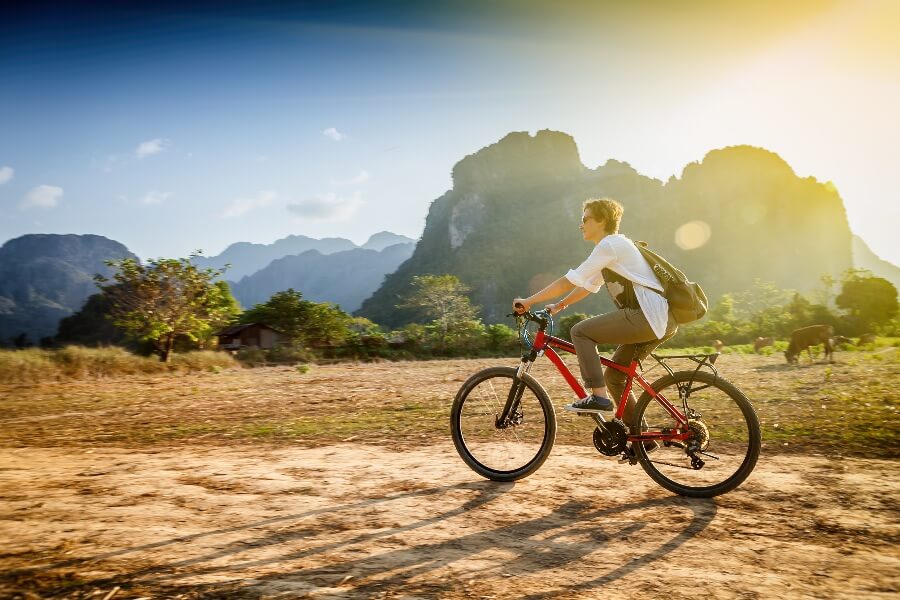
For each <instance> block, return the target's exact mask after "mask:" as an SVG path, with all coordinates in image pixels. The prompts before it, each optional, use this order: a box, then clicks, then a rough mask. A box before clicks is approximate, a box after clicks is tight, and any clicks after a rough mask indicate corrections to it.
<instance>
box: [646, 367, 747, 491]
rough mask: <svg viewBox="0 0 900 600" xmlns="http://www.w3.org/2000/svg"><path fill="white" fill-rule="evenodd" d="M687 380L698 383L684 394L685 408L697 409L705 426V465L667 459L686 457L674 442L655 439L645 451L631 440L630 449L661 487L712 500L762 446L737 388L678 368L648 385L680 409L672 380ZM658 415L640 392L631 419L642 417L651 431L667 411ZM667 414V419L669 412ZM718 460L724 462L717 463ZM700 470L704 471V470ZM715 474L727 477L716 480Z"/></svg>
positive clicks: (739, 477) (741, 476) (733, 483)
mask: <svg viewBox="0 0 900 600" xmlns="http://www.w3.org/2000/svg"><path fill="white" fill-rule="evenodd" d="M687 382H693V384H692V388H694V387H696V386H698V385H699V386H700V387H699V388H698V389H697V391H695V392H692V393H691V394H690V395H689V397H688V406H689V407H690V408H692V409H693V408H696V409H697V410H698V412H700V414H701V417H700V420H701V421H703V424H704V427H705V428H706V439H707V440H708V444H709V446H708V447H706V450H709V451H710V453H709V455H707V458H706V461H705V462H706V464H705V465H704V466H703V467H702V468H701V469H699V470H695V469H691V468H685V467H684V466H683V465H679V464H678V463H676V462H669V460H668V457H669V456H671V457H673V460H680V461H682V462H685V463H686V462H687V461H688V460H689V457H688V455H687V453H686V452H685V450H684V449H682V448H678V447H677V445H675V444H672V445H667V444H664V443H661V444H660V445H659V447H658V448H657V449H656V450H655V451H653V452H651V453H650V454H648V453H647V451H646V449H645V448H644V444H642V443H635V444H633V447H634V450H635V456H636V457H637V459H638V462H639V463H640V465H641V467H643V469H644V471H646V472H647V474H648V475H649V476H650V477H651V478H652V479H653V480H654V481H655V482H656V483H658V484H659V485H661V486H662V487H664V488H666V489H667V490H669V491H671V492H674V493H676V494H679V495H682V496H688V497H692V498H712V497H714V496H718V495H720V494H724V493H726V492H729V491H731V490H733V489H734V488H736V487H737V486H739V485H740V484H741V483H743V482H744V480H746V479H747V477H749V476H750V473H751V472H752V471H753V468H754V467H755V466H756V462H757V460H758V459H759V452H760V447H761V445H762V434H761V430H760V425H759V418H758V417H757V415H756V411H755V410H754V409H753V406H752V405H751V404H750V401H749V400H748V399H747V397H746V396H745V395H744V393H743V392H741V390H740V389H738V388H737V386H735V385H734V384H733V383H731V382H730V381H728V380H726V379H723V378H721V377H718V376H716V375H714V374H713V373H710V372H708V371H697V372H695V371H679V372H677V373H675V374H674V376H672V375H665V376H663V377H661V378H660V379H658V380H657V381H655V382H653V384H652V386H651V387H652V388H653V390H654V391H655V392H657V393H660V392H662V394H663V395H664V396H665V397H666V398H667V399H668V400H669V402H671V403H672V404H674V405H675V406H678V407H679V409H681V406H680V402H679V396H678V391H677V387H676V384H684V383H687ZM654 407H659V408H654ZM704 411H705V414H704ZM663 413H664V411H662V410H661V407H660V405H659V403H657V402H656V401H655V400H654V399H653V397H652V396H650V394H648V393H647V392H646V391H645V392H644V393H643V394H642V395H641V397H640V399H639V400H638V402H637V405H636V406H635V415H636V418H635V422H636V423H640V422H642V419H646V422H647V423H648V425H649V430H650V431H655V430H657V428H658V427H660V422H661V421H665V418H666V416H667V415H664V414H663ZM668 418H669V419H671V417H670V416H669V417H668ZM741 420H743V425H741V423H740V421H741ZM632 433H637V431H636V430H634V431H632ZM715 452H719V453H720V454H715ZM679 455H680V456H679ZM710 455H712V456H717V457H718V459H717V460H712V459H711V458H709V456H710ZM723 460H724V463H720V461H723ZM708 467H709V468H708ZM704 469H707V471H706V472H704ZM701 473H703V474H702V475H701ZM720 473H721V474H722V475H727V476H725V477H724V478H722V480H721V481H716V480H717V479H718V478H719V477H720ZM676 477H677V478H678V479H683V480H678V479H676Z"/></svg>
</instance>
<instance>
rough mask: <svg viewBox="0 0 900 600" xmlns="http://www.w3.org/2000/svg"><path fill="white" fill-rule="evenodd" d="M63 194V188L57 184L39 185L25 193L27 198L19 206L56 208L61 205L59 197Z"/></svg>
mask: <svg viewBox="0 0 900 600" xmlns="http://www.w3.org/2000/svg"><path fill="white" fill-rule="evenodd" d="M62 196H63V189H62V188H61V187H56V186H55V185H39V186H37V187H36V188H33V189H32V190H31V191H30V192H28V193H27V194H25V199H24V200H22V204H20V205H19V208H20V209H22V210H25V209H28V208H54V207H56V206H58V205H59V199H60V198H62Z"/></svg>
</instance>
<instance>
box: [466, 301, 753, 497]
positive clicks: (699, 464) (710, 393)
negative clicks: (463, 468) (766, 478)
mask: <svg viewBox="0 0 900 600" xmlns="http://www.w3.org/2000/svg"><path fill="white" fill-rule="evenodd" d="M510 316H512V315H510ZM516 317H517V320H518V321H519V332H520V336H521V337H522V339H523V342H524V343H525V346H526V348H528V352H527V353H526V354H525V355H523V356H522V361H521V363H520V364H519V366H518V368H516V367H491V368H488V369H484V370H482V371H479V372H478V373H475V374H474V375H472V377H470V378H469V379H468V380H467V381H466V382H465V383H463V385H462V387H461V388H460V389H459V392H457V394H456V398H455V399H454V401H453V406H452V408H451V411H450V422H451V433H452V436H453V443H454V445H455V446H456V450H457V452H459V455H460V457H462V459H463V461H464V462H465V463H466V464H467V465H468V466H469V467H470V468H472V470H474V471H475V472H476V473H478V474H479V475H481V476H483V477H485V478H487V479H490V480H493V481H516V480H519V479H522V478H524V477H527V476H528V475H531V474H532V473H534V472H535V471H536V470H537V469H538V468H540V466H541V465H542V464H543V463H544V461H545V460H546V459H547V457H548V456H549V455H550V451H551V449H552V448H553V443H554V442H555V440H556V413H555V411H554V408H553V404H552V402H551V401H550V397H549V396H548V395H547V392H546V391H545V390H544V388H543V387H542V386H541V384H540V383H539V382H538V381H537V380H536V379H535V378H534V377H532V376H531V375H530V374H529V370H530V369H531V366H532V365H533V364H534V362H535V360H537V358H538V357H540V356H542V355H546V356H547V357H548V358H549V359H550V361H551V362H552V363H553V364H554V366H556V368H557V370H558V371H559V372H560V374H561V375H562V376H563V378H564V379H565V380H566V382H567V383H568V384H569V387H570V388H572V391H573V392H574V393H575V394H576V397H577V398H584V397H585V396H586V395H587V393H586V392H585V390H584V388H583V387H582V386H581V384H580V383H579V382H578V380H577V379H576V378H575V376H574V375H572V372H571V371H570V370H569V368H568V367H567V366H566V364H565V363H564V362H563V360H562V358H560V355H559V354H558V353H557V352H556V350H562V351H565V352H568V353H571V354H575V346H574V345H573V344H572V343H571V342H568V341H566V340H563V339H561V338H558V337H554V336H553V335H552V333H553V318H552V316H551V315H550V313H549V312H548V311H546V310H541V311H536V312H530V311H526V312H524V313H522V314H521V315H516ZM528 322H535V323H537V324H538V330H537V332H536V333H535V335H534V339H533V340H531V339H530V338H529V335H528V331H527V327H526V326H527V325H528ZM548 327H549V333H548V331H547V329H548ZM650 356H652V357H653V359H654V360H655V361H656V362H657V363H659V364H660V365H661V366H662V367H663V368H664V369H665V370H666V372H667V373H666V375H663V376H662V377H661V378H660V379H658V380H656V381H654V382H653V383H652V384H650V383H647V381H646V380H645V379H644V378H643V376H642V373H643V368H642V365H641V364H640V361H638V360H632V362H631V364H630V365H628V366H626V365H622V364H619V363H616V362H613V361H612V360H609V359H607V358H605V357H603V356H601V357H600V362H601V363H602V364H603V366H605V367H608V368H612V369H616V370H618V371H621V372H622V373H625V375H626V376H627V378H626V381H625V388H624V390H623V393H622V397H621V398H620V399H619V402H618V404H617V408H616V412H615V416H614V418H612V419H611V420H607V419H606V418H604V417H603V416H602V415H600V414H596V413H592V414H590V416H591V417H592V418H593V420H594V421H595V423H596V428H595V429H594V433H593V443H594V447H595V448H596V449H597V451H599V452H600V453H601V454H603V455H605V456H619V455H621V456H622V457H623V458H625V459H627V462H629V463H630V464H632V465H633V464H636V463H639V464H640V465H641V467H643V469H644V471H646V472H647V474H648V475H649V476H650V477H651V478H652V479H653V480H654V481H655V482H656V483H658V484H659V485H661V486H662V487H664V488H666V489H667V490H669V491H672V492H674V493H676V494H680V495H683V496H690V497H695V498H711V497H713V496H718V495H720V494H724V493H726V492H728V491H731V490H733V489H734V488H736V487H737V486H738V485H740V484H741V483H742V482H743V481H744V480H745V479H746V478H747V477H748V476H749V475H750V473H751V472H752V471H753V468H754V467H755V466H756V461H757V459H758V458H759V451H760V445H761V434H760V426H759V419H758V418H757V416H756V412H755V411H754V409H753V407H752V406H751V404H750V401H749V400H748V399H747V397H746V396H745V395H744V394H743V392H741V391H740V390H739V389H738V388H737V387H736V386H735V385H734V384H732V383H731V382H729V381H727V380H725V379H723V378H722V377H720V376H719V373H718V370H717V369H716V367H715V362H716V359H717V358H718V356H719V353H718V352H716V353H713V354H682V355H674V356H673V355H669V356H662V355H658V354H655V353H651V354H650ZM670 359H687V360H691V361H693V362H694V363H696V367H692V369H691V370H683V371H673V370H672V368H671V367H670V366H669V365H668V364H667V363H666V361H668V360H670ZM639 367H641V369H640V371H641V372H638V368H639ZM634 383H637V385H638V386H639V387H640V388H641V389H642V390H643V393H642V394H641V397H640V399H638V401H637V405H636V406H635V409H634V417H633V421H634V424H632V426H631V427H630V428H629V427H628V426H626V424H625V423H624V421H623V420H622V417H623V414H624V410H625V399H626V398H627V397H628V393H629V391H630V390H631V389H632V386H633V384H634ZM577 398H576V399H577ZM679 404H680V406H678V405H679ZM635 424H636V425H635ZM629 450H630V451H629Z"/></svg>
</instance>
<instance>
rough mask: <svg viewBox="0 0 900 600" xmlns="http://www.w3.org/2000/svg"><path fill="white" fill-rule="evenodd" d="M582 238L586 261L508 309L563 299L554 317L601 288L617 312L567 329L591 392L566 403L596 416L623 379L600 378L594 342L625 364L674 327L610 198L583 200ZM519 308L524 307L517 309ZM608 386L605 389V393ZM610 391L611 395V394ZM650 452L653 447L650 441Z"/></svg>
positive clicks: (628, 419)
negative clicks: (587, 245) (588, 245)
mask: <svg viewBox="0 0 900 600" xmlns="http://www.w3.org/2000/svg"><path fill="white" fill-rule="evenodd" d="M583 208H584V213H583V215H582V218H581V226H580V229H581V234H582V236H583V237H584V239H585V240H586V241H589V242H591V243H593V244H595V246H594V249H593V250H592V251H591V254H590V255H589V256H588V257H587V259H586V260H585V261H584V262H583V263H581V265H579V266H578V267H577V268H575V269H571V270H570V271H569V272H568V273H566V274H565V275H564V276H563V277H560V278H559V279H557V280H556V281H554V282H553V283H551V284H550V285H548V286H547V287H545V288H544V289H542V290H541V291H539V292H537V293H536V294H534V295H532V296H529V297H528V298H516V299H515V300H513V310H514V311H516V312H522V311H523V310H530V308H531V306H532V305H533V304H537V303H539V302H546V301H548V300H551V299H553V298H557V297H559V296H561V295H563V294H566V296H565V297H564V298H563V299H562V300H560V301H558V302H556V303H555V304H550V305H549V306H547V310H549V311H550V312H551V314H556V313H558V312H560V311H562V310H564V309H565V308H567V307H568V306H571V305H572V304H574V303H576V302H578V301H580V300H582V299H584V298H586V297H587V295H588V294H589V293H592V292H593V293H596V292H598V291H599V290H600V288H601V287H602V286H603V284H604V283H605V284H606V288H607V290H608V291H609V294H610V296H611V297H612V300H613V302H614V303H615V304H616V306H617V307H618V308H619V310H616V311H613V312H611V313H607V314H604V315H599V316H596V317H592V318H590V319H585V320H584V321H581V322H580V323H578V324H576V325H575V326H574V327H572V342H573V343H574V344H575V349H576V351H577V355H578V366H579V368H580V370H581V377H582V379H583V380H584V385H585V387H587V388H590V389H591V392H592V393H591V394H589V395H588V396H586V397H585V398H582V399H581V400H578V401H577V402H573V403H572V404H568V405H566V410H570V411H574V412H578V413H599V412H602V411H612V410H614V409H615V408H616V405H615V403H614V402H613V401H612V400H611V399H610V397H612V398H621V397H622V391H623V390H624V387H625V379H626V376H625V374H624V373H622V372H620V371H616V370H615V369H607V370H606V373H605V374H604V372H603V368H602V365H601V364H600V358H599V357H598V355H597V344H599V343H607V344H610V343H611V344H619V347H618V348H617V349H616V352H615V354H613V357H612V360H613V361H614V362H617V363H619V364H625V365H627V364H630V363H631V361H632V360H633V359H635V358H636V359H639V360H640V359H643V358H645V357H647V356H648V355H649V354H650V352H652V351H653V350H654V349H655V348H656V347H657V346H659V345H660V344H662V343H663V342H665V341H666V340H668V339H669V338H671V337H672V336H673V335H675V332H676V330H677V329H678V326H677V324H676V322H675V319H674V318H673V317H672V315H671V314H670V312H669V305H668V303H667V302H666V299H665V297H663V296H662V294H661V292H662V289H663V287H662V285H660V282H659V279H658V278H657V277H656V275H655V274H654V273H653V271H652V270H651V269H650V266H649V265H648V264H647V261H646V260H644V257H643V256H642V255H641V253H640V251H639V250H638V249H637V247H636V246H635V244H634V242H633V241H631V240H630V239H629V238H627V237H625V236H624V235H622V234H620V233H619V221H621V219H622V212H623V210H624V209H623V208H622V205H621V204H619V203H618V202H616V201H615V200H612V199H609V198H601V199H591V200H587V201H585V202H584V206H583ZM516 304H520V305H522V306H523V307H524V309H523V308H519V307H516ZM607 386H608V387H609V391H608V390H607ZM610 391H611V392H612V394H611V395H610ZM635 404H636V400H635V398H634V394H633V393H630V394H629V397H628V399H627V400H626V403H625V411H624V414H623V417H624V420H625V424H626V425H628V426H629V427H630V426H632V425H633V423H632V420H633V418H632V417H633V412H634V406H635ZM649 445H651V446H652V449H655V448H656V443H655V442H651V443H650V444H649Z"/></svg>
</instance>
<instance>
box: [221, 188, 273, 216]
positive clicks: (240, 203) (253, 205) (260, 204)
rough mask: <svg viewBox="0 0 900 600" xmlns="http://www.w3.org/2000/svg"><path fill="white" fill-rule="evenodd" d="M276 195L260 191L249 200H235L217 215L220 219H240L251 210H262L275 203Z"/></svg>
mask: <svg viewBox="0 0 900 600" xmlns="http://www.w3.org/2000/svg"><path fill="white" fill-rule="evenodd" d="M276 195H277V194H276V193H275V192H272V191H262V192H259V193H258V194H256V195H255V196H252V197H250V198H235V199H234V200H232V201H231V204H230V205H229V206H228V208H226V209H225V210H224V211H222V214H221V215H219V218H220V219H233V218H234V217H240V216H241V215H244V214H246V213H248V212H250V211H251V210H256V209H257V208H264V207H266V206H269V205H270V204H272V202H274V201H275V197H276Z"/></svg>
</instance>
